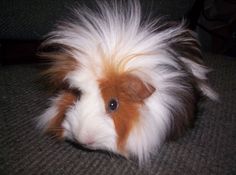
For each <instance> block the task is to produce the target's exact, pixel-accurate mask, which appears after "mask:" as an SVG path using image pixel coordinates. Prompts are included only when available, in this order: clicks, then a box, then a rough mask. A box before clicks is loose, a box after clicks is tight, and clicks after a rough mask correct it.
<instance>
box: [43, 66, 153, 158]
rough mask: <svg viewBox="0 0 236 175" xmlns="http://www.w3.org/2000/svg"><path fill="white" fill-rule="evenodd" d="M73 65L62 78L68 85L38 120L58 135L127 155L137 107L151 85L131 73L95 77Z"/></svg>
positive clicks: (138, 109) (146, 96) (137, 120)
mask: <svg viewBox="0 0 236 175" xmlns="http://www.w3.org/2000/svg"><path fill="white" fill-rule="evenodd" d="M57 66H58V65H57ZM74 67H75V69H74V71H71V72H69V73H67V74H65V76H64V78H63V81H66V82H67V83H68V84H69V85H68V86H67V87H68V88H67V89H64V90H63V91H61V92H60V93H59V94H58V96H57V97H56V98H54V99H53V100H52V105H51V107H50V108H49V109H48V110H47V111H46V112H45V113H44V114H43V116H42V117H41V118H42V121H43V122H41V123H43V124H44V125H45V126H46V128H45V129H46V131H48V132H50V133H52V134H54V135H56V136H58V137H60V138H65V139H69V140H72V141H73V142H76V143H79V144H81V145H83V146H84V147H86V148H89V149H95V150H96V149H99V150H107V151H112V152H115V153H118V154H121V155H123V156H126V157H129V156H130V151H129V150H131V149H132V148H129V145H128V142H129V141H128V140H129V136H130V133H132V130H133V129H134V128H137V127H138V125H139V122H140V121H139V120H140V109H141V107H142V105H143V104H144V101H145V100H146V99H147V98H148V97H150V96H151V95H152V94H153V92H154V91H155V88H154V87H153V86H152V85H150V84H148V83H145V82H143V81H142V80H141V79H140V78H139V77H138V76H136V75H133V74H132V73H128V72H124V73H117V72H113V71H109V72H106V73H104V74H102V76H96V75H97V74H94V72H91V71H90V70H88V69H84V68H83V67H80V66H77V67H76V66H74ZM57 68H58V67H56V69H57ZM60 70H62V69H60ZM60 70H58V71H60ZM60 75H61V74H60ZM78 92H79V93H78ZM49 115H50V116H49ZM134 154H135V153H134Z"/></svg>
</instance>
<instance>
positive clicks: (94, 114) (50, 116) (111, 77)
mask: <svg viewBox="0 0 236 175" xmlns="http://www.w3.org/2000/svg"><path fill="white" fill-rule="evenodd" d="M141 11H142V10H141V5H140V2H139V1H138V0H128V1H112V2H108V1H103V2H100V3H97V4H96V7H95V8H93V9H90V8H88V7H83V6H82V7H78V8H74V10H73V15H72V17H70V18H68V19H67V20H65V21H63V22H60V23H58V24H57V26H56V29H55V30H54V31H52V32H51V33H49V35H48V36H47V39H46V40H45V41H44V42H43V43H42V46H41V50H42V51H41V56H42V57H44V58H47V59H49V60H50V61H51V65H50V67H49V68H48V69H47V70H45V72H44V75H46V76H47V77H48V82H49V83H50V84H51V85H52V86H53V87H54V88H55V89H57V92H56V94H55V97H54V98H52V99H51V103H50V106H49V108H48V109H47V110H46V111H45V112H44V113H43V114H42V115H41V116H40V117H39V122H38V125H39V126H40V128H41V129H42V130H43V132H46V133H51V134H53V135H55V136H56V137H58V138H61V139H66V140H71V141H73V142H76V143H78V144H81V145H83V146H84V147H87V148H89V149H92V150H105V151H110V152H114V153H117V154H119V155H123V156H125V157H127V158H130V157H136V158H137V159H138V160H139V162H143V161H146V160H148V159H149V158H150V155H151V154H152V153H153V152H154V151H155V150H157V149H159V148H160V147H161V145H162V144H163V143H164V142H165V141H166V140H167V139H169V138H176V136H180V135H181V134H182V133H183V132H184V131H185V129H186V128H188V127H189V126H190V125H191V123H192V121H193V119H194V116H195V111H196V108H197V103H198V99H199V98H198V97H199V96H206V97H209V98H210V99H212V100H216V99H217V94H216V93H215V92H214V91H213V90H212V89H211V87H210V86H209V84H208V78H207V73H208V72H209V69H208V68H207V67H206V66H205V65H204V63H203V61H202V54H201V51H200V44H199V42H198V40H197V38H196V35H195V34H194V33H193V32H192V31H190V30H189V29H187V28H186V27H185V24H184V22H180V23H179V24H172V23H168V22H164V21H163V20H162V19H160V18H158V19H153V18H151V17H147V16H146V17H142V14H141Z"/></svg>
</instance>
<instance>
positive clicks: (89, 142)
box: [80, 136, 95, 146]
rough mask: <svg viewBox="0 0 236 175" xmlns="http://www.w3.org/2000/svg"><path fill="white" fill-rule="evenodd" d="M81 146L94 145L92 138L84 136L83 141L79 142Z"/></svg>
mask: <svg viewBox="0 0 236 175" xmlns="http://www.w3.org/2000/svg"><path fill="white" fill-rule="evenodd" d="M80 142H81V143H82V144H83V145H87V146H89V145H93V144H94V143H95V140H94V138H93V137H92V136H86V137H85V138H84V139H82V140H81V141H80Z"/></svg>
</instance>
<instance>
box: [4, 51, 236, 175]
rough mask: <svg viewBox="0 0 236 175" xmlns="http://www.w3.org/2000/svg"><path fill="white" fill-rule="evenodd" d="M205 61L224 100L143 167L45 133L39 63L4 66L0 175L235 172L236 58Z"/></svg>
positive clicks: (207, 106)
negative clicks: (40, 126) (39, 122)
mask: <svg viewBox="0 0 236 175" xmlns="http://www.w3.org/2000/svg"><path fill="white" fill-rule="evenodd" d="M204 59H205V62H206V63H207V65H208V66H210V67H212V68H213V69H214V71H213V72H212V73H210V82H211V84H212V86H213V87H214V88H215V89H216V90H217V91H218V92H219V94H220V98H221V102H220V103H214V102H211V101H208V100H206V101H205V102H204V103H203V104H202V105H201V107H200V112H199V113H198V119H197V121H196V124H195V126H194V128H193V129H191V130H189V131H188V132H187V133H186V134H185V135H184V137H182V138H180V139H179V140H177V141H175V142H169V143H166V144H165V145H164V146H163V147H162V148H161V149H160V151H159V152H158V153H154V154H153V156H152V158H151V161H150V162H149V163H147V164H146V165H145V166H144V167H142V168H139V167H138V166H137V162H135V161H128V160H125V159H124V158H122V157H119V156H115V155H112V154H111V155H110V154H108V153H101V152H96V151H95V152H94V151H87V150H83V149H81V148H78V147H76V146H73V145H72V144H70V143H67V142H58V141H56V140H55V139H53V138H51V137H49V136H45V135H41V134H40V132H39V131H38V130H37V129H36V128H35V119H36V118H37V116H39V115H40V114H41V113H42V111H43V110H45V108H46V107H47V104H48V102H47V99H48V97H49V96H50V94H48V93H47V92H46V91H45V90H44V89H43V88H42V86H41V85H40V84H39V83H37V81H35V80H36V79H37V74H38V68H37V65H14V66H13V65H12V66H2V67H0V174H1V175H13V174H17V175H21V174H22V175H38V174H45V175H62V174H66V175H74V174H76V175H89V174H93V175H110V174H112V175H127V174H128V175H132V174H140V175H141V174H150V175H153V174H160V175H185V174H186V175H195V174H196V175H198V174H199V175H205V174H206V175H210V174H212V175H233V174H236V59H233V58H226V57H224V56H219V55H212V54H207V55H205V57H204Z"/></svg>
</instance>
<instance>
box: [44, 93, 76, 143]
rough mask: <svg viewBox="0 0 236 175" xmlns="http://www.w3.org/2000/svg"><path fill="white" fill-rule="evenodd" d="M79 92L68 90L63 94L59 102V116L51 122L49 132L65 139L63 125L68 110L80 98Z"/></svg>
mask: <svg viewBox="0 0 236 175" xmlns="http://www.w3.org/2000/svg"><path fill="white" fill-rule="evenodd" d="M78 95H79V94H78V92H77V91H74V90H67V91H64V92H62V95H61V98H60V100H59V101H58V102H57V104H56V105H57V110H58V113H57V115H56V116H55V117H54V118H53V119H52V120H51V121H50V123H49V126H48V128H47V132H48V133H50V134H52V135H54V136H56V137H58V138H62V137H63V132H64V129H63V128H62V126H61V124H62V122H63V120H64V118H65V113H66V111H67V110H68V108H69V107H70V106H71V105H73V103H74V102H75V101H76V99H77V98H78Z"/></svg>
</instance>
